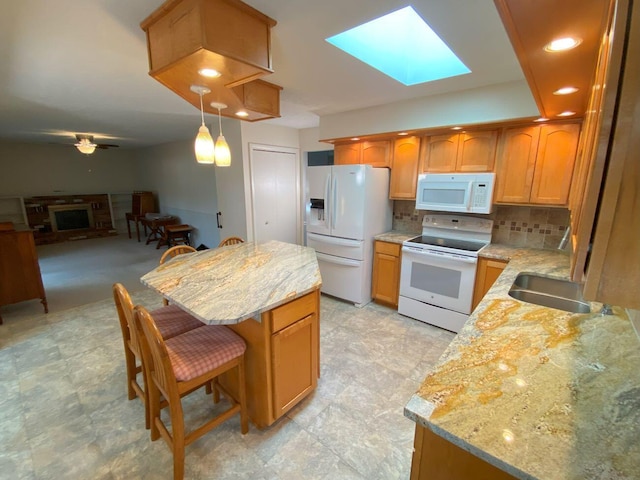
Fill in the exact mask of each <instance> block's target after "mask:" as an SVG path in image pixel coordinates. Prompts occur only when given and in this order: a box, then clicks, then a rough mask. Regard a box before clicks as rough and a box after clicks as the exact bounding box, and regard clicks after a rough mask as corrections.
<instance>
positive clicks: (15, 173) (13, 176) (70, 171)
mask: <svg viewBox="0 0 640 480" xmlns="http://www.w3.org/2000/svg"><path fill="white" fill-rule="evenodd" d="M0 172H2V173H1V174H0V196H12V195H16V196H23V197H25V196H31V195H64V194H83V193H115V192H130V191H132V190H133V189H135V188H137V187H138V186H137V185H136V182H135V178H134V174H133V168H132V151H131V150H120V149H110V150H96V151H95V153H93V154H92V155H83V154H81V153H80V152H78V151H77V150H76V149H75V148H73V147H67V146H63V145H48V144H30V143H14V142H0Z"/></svg>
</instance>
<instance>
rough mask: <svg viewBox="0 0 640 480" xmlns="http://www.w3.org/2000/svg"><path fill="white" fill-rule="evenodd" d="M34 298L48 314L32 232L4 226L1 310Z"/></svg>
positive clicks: (1, 233) (0, 264)
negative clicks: (6, 306)
mask: <svg viewBox="0 0 640 480" xmlns="http://www.w3.org/2000/svg"><path fill="white" fill-rule="evenodd" d="M5 226H6V228H5ZM34 298H39V299H40V302H41V303H42V305H43V306H44V312H45V313H47V312H48V311H49V310H48V308H47V297H46V295H45V293H44V286H43V284H42V276H41V274H40V264H39V263H38V254H37V253H36V246H35V243H34V240H33V232H32V231H31V230H22V231H15V230H13V229H12V224H10V223H7V224H5V225H3V229H2V230H1V231H0V306H2V305H11V304H13V303H18V302H23V301H25V300H31V299H34ZM0 324H2V317H0Z"/></svg>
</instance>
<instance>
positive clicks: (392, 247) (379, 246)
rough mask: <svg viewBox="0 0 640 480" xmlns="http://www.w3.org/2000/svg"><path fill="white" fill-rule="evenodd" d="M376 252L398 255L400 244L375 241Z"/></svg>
mask: <svg viewBox="0 0 640 480" xmlns="http://www.w3.org/2000/svg"><path fill="white" fill-rule="evenodd" d="M375 248H376V253H386V254H387V255H392V256H394V257H399V256H400V248H401V245H400V244H399V243H388V242H382V241H379V240H378V241H376V247H375Z"/></svg>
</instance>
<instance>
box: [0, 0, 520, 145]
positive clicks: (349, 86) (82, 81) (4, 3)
mask: <svg viewBox="0 0 640 480" xmlns="http://www.w3.org/2000/svg"><path fill="white" fill-rule="evenodd" d="M162 3H163V2H162V0H54V1H52V0H20V1H15V0H0V6H1V8H2V15H0V52H1V53H2V62H0V138H3V139H8V140H15V141H25V142H67V143H73V140H74V138H73V134H74V133H91V134H94V135H95V136H96V140H97V141H100V142H106V143H116V144H119V145H121V146H122V147H133V146H147V145H154V144H160V143H165V142H169V141H173V140H179V139H185V138H190V137H192V136H193V135H194V132H195V131H196V128H197V125H198V123H199V118H198V117H199V114H198V112H197V110H194V108H193V107H192V106H191V105H190V104H188V103H187V102H186V101H185V100H183V99H181V98H180V97H178V96H177V95H175V94H174V93H172V92H171V91H170V90H168V89H167V88H165V87H163V86H162V85H160V84H159V83H158V82H156V81H155V80H153V79H152V78H151V77H149V75H148V73H147V72H148V61H147V50H146V39H145V35H144V32H143V31H142V30H141V29H140V26H139V24H140V22H141V21H142V20H143V19H144V18H146V17H147V16H148V15H149V14H150V13H151V12H153V11H154V10H155V9H156V8H157V7H158V6H159V5H161V4H162ZM245 3H248V4H249V5H251V6H253V7H255V8H257V9H258V10H259V11H261V12H263V13H265V14H266V15H268V16H270V17H271V18H273V19H275V20H276V21H277V22H278V24H277V25H276V26H275V27H274V28H273V30H272V45H273V68H274V71H275V73H274V74H273V75H269V76H268V77H265V79H266V80H268V81H269V82H272V83H275V84H278V85H280V86H282V87H284V90H283V91H282V95H281V114H282V118H279V119H274V120H268V121H267V122H269V123H274V124H278V125H284V126H290V127H296V128H306V127H313V126H317V125H318V119H319V116H322V115H327V114H335V113H339V112H345V111H349V110H354V109H359V108H364V107H370V106H375V105H383V104H388V103H392V102H396V101H400V100H407V99H412V98H417V97H425V96H429V95H435V94H442V93H446V92H453V91H459V90H466V89H471V88H476V87H481V86H487V85H491V84H499V83H504V82H509V81H513V80H522V79H523V78H524V77H523V74H522V71H521V69H520V66H519V64H518V62H517V59H516V57H515V54H514V53H513V49H512V48H511V45H510V43H509V41H508V38H507V35H506V33H505V30H504V27H503V26H502V23H501V22H500V19H499V17H498V14H497V12H496V9H495V6H494V3H493V1H492V0H415V1H414V2H412V3H410V4H411V5H413V7H414V8H415V9H416V11H417V12H418V13H419V14H421V15H422V17H423V18H424V19H425V20H426V21H427V22H428V23H429V24H430V25H431V27H432V28H433V29H434V30H435V31H436V32H437V33H438V34H439V35H440V36H441V37H442V38H443V39H444V40H445V42H446V43H448V45H449V46H450V47H451V48H452V49H453V51H454V52H456V54H457V55H458V56H459V57H460V58H461V59H462V61H463V62H464V63H465V64H466V65H467V66H468V67H469V68H470V69H471V70H472V73H471V74H468V75H463V76H459V77H455V78H451V79H447V80H440V81H436V82H432V83H429V84H423V85H415V86H411V87H406V86H404V85H401V84H399V83H397V82H395V81H394V80H392V79H390V78H389V77H387V76H385V75H384V74H382V73H379V72H378V71H376V70H374V69H372V68H371V67H368V66H366V65H364V64H362V63H361V62H359V61H358V60H355V59H353V58H351V57H349V56H348V55H347V54H345V53H344V52H342V51H340V50H338V49H337V48H335V47H333V46H331V45H329V44H328V43H327V42H325V40H324V39H325V38H327V37H329V36H331V35H334V34H336V33H339V32H341V31H343V30H346V29H348V28H350V27H353V26H355V25H358V24H360V23H363V22H365V21H368V20H371V19H373V18H375V17H378V16H380V15H383V14H385V13H389V12H391V11H394V10H397V9H399V8H402V7H404V6H406V5H408V4H409V3H407V2H406V1H400V0H347V1H345V0H246V1H245ZM209 121H211V118H210V119H209Z"/></svg>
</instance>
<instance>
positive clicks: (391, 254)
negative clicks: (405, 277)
mask: <svg viewBox="0 0 640 480" xmlns="http://www.w3.org/2000/svg"><path fill="white" fill-rule="evenodd" d="M374 248H375V253H374V256H373V277H372V280H371V297H372V298H373V299H374V300H375V301H376V302H378V303H384V304H386V305H391V306H393V307H394V308H398V296H399V294H400V245H398V244H394V243H387V242H379V241H377V242H376V243H375V247H374Z"/></svg>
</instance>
